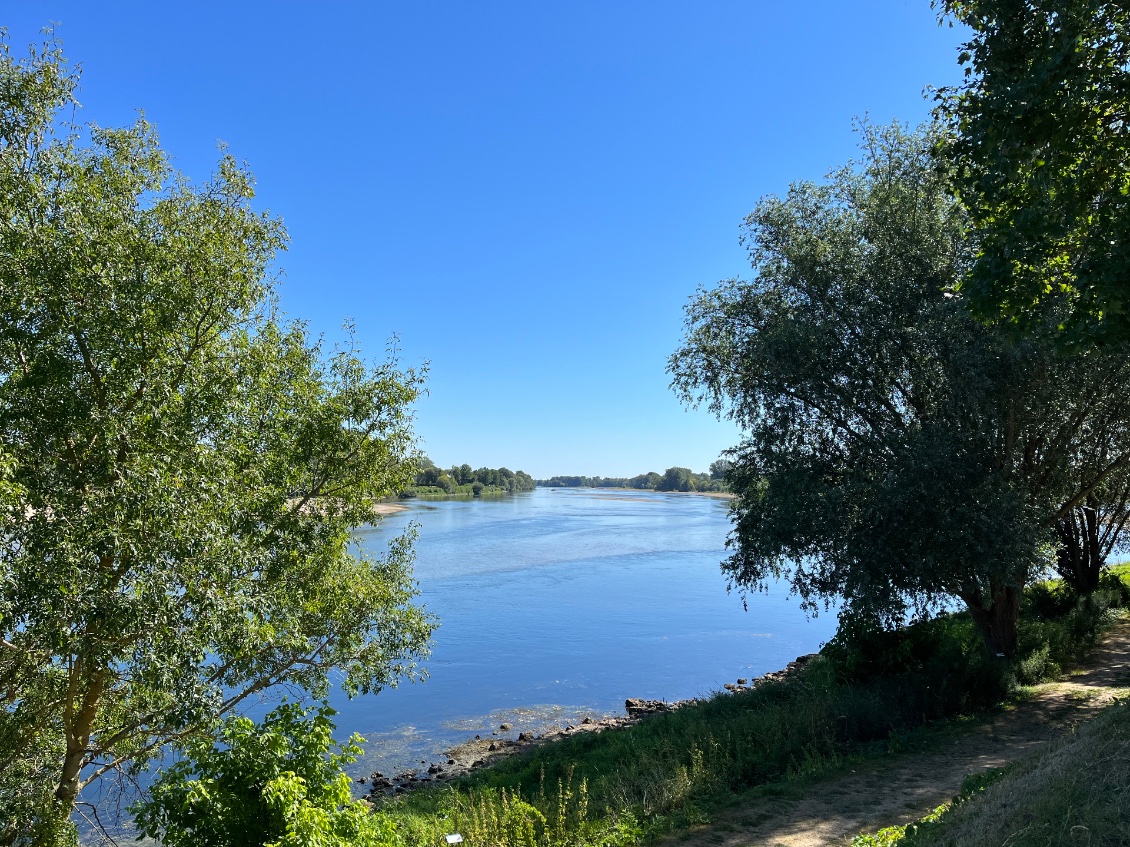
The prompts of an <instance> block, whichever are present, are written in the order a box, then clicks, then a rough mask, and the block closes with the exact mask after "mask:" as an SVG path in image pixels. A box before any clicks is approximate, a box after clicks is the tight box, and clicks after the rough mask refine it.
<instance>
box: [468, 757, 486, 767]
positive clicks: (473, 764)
mask: <svg viewBox="0 0 1130 847" xmlns="http://www.w3.org/2000/svg"><path fill="white" fill-rule="evenodd" d="M486 763H487V760H486V759H475V761H473V762H471V767H473V768H481V767H482V766H483V765H485V764H486Z"/></svg>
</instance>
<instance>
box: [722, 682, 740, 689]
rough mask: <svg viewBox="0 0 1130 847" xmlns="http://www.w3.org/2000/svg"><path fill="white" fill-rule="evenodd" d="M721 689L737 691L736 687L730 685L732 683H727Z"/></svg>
mask: <svg viewBox="0 0 1130 847" xmlns="http://www.w3.org/2000/svg"><path fill="white" fill-rule="evenodd" d="M722 687H723V688H725V689H726V690H727V691H737V690H738V687H737V686H736V685H734V683H732V682H727V683H726V684H725V685H723V686H722Z"/></svg>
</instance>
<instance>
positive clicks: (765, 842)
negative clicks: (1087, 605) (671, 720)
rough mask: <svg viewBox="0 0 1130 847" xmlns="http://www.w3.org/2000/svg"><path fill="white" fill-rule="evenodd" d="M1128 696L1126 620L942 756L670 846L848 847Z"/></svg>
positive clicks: (820, 786)
mask: <svg viewBox="0 0 1130 847" xmlns="http://www.w3.org/2000/svg"><path fill="white" fill-rule="evenodd" d="M1126 693H1130V621H1123V622H1121V623H1120V624H1119V625H1117V626H1116V627H1114V628H1113V629H1112V630H1110V631H1109V632H1107V633H1106V635H1105V637H1104V638H1103V639H1102V641H1101V642H1100V644H1099V646H1098V648H1097V649H1096V650H1095V651H1094V653H1093V654H1092V655H1091V657H1090V658H1089V660H1088V661H1087V663H1086V666H1085V667H1084V668H1082V669H1081V670H1079V671H1076V672H1074V673H1072V674H1069V675H1067V676H1066V677H1064V678H1063V679H1062V680H1061V681H1059V682H1053V683H1048V684H1045V685H1041V686H1039V687H1038V688H1037V689H1036V693H1035V694H1034V695H1033V696H1032V697H1031V698H1029V699H1027V700H1025V701H1023V702H1022V703H1020V704H1018V705H1017V706H1016V707H1015V708H1011V709H1008V710H1005V711H1002V712H1001V713H1000V714H998V715H995V716H994V717H993V718H991V719H989V720H986V721H985V722H983V723H981V724H979V725H977V726H975V727H971V728H970V730H969V731H968V732H965V733H963V734H962V735H961V736H960V737H959V738H957V740H955V741H954V742H952V744H947V745H946V747H945V748H944V749H933V750H930V751H929V752H925V753H902V754H897V755H893V756H891V757H890V758H888V759H883V760H879V761H869V762H866V763H863V764H861V765H859V766H857V770H856V771H852V772H851V773H849V774H845V775H843V776H839V777H834V778H832V779H830V780H826V781H822V782H819V783H816V784H814V785H813V786H812V788H811V789H810V790H809V791H807V792H806V793H805V795H804V796H803V797H760V798H756V799H754V800H753V801H752V802H750V803H746V804H743V805H742V806H741V807H739V808H735V809H733V810H729V811H727V812H725V813H723V814H722V815H720V816H719V817H718V819H717V820H715V822H714V823H712V824H710V825H708V826H703V827H698V828H696V829H694V830H692V831H691V832H690V833H685V834H683V835H680V836H672V837H669V838H667V839H664V840H663V841H662V842H661V844H663V845H664V847H747V845H748V847H755V845H756V847H830V845H838V846H839V847H842V845H845V844H847V843H849V842H850V841H851V839H852V837H853V836H854V835H856V834H857V833H859V832H862V831H872V830H875V829H878V828H880V827H884V826H891V825H893V824H902V823H908V822H910V821H912V820H917V819H918V818H921V817H922V816H923V815H925V814H926V813H927V812H929V811H931V810H932V809H934V808H936V807H937V806H939V805H941V804H942V803H945V802H946V801H948V800H950V799H951V798H952V797H953V795H954V794H956V793H957V791H958V789H959V788H960V787H961V782H962V780H963V779H964V778H965V776H966V775H967V774H971V773H978V772H980V771H983V770H986V769H988V768H996V767H1001V766H1002V765H1005V764H1008V763H1009V762H1014V761H1016V760H1018V759H1021V758H1024V757H1025V756H1028V755H1031V754H1032V753H1034V752H1035V751H1037V750H1039V749H1040V748H1041V747H1043V746H1044V745H1046V744H1047V743H1048V742H1049V741H1051V740H1053V739H1055V738H1057V737H1059V736H1060V735H1061V734H1063V733H1064V732H1066V731H1068V730H1069V728H1070V727H1071V726H1073V725H1074V724H1076V723H1078V722H1079V721H1081V720H1085V719H1086V718H1088V717H1091V716H1092V715H1094V714H1095V713H1096V712H1097V711H1098V710H1099V709H1101V708H1102V707H1103V706H1104V705H1107V704H1109V703H1110V702H1111V701H1112V700H1113V699H1114V698H1115V697H1116V696H1118V695H1120V694H1126Z"/></svg>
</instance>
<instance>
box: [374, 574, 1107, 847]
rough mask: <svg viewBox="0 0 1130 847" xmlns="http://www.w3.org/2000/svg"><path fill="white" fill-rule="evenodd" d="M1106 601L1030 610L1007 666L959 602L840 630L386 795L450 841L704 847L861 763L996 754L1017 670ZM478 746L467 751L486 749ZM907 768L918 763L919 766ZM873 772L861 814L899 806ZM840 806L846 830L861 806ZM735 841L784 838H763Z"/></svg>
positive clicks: (1070, 640) (1089, 619)
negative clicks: (883, 793)
mask: <svg viewBox="0 0 1130 847" xmlns="http://www.w3.org/2000/svg"><path fill="white" fill-rule="evenodd" d="M1123 593H1124V594H1125V592H1123ZM1125 599H1126V598H1125V597H1123V598H1122V601H1124V600H1125ZM1122 601H1120V602H1122ZM1095 608H1096V607H1091V606H1074V607H1072V608H1071V609H1069V610H1066V611H1064V612H1057V613H1055V615H1056V616H1055V617H1052V618H1044V617H1041V616H1040V615H1039V613H1038V612H1036V611H1035V610H1033V609H1029V612H1028V613H1027V615H1026V616H1025V617H1024V618H1023V619H1022V620H1023V621H1024V631H1023V633H1022V641H1023V643H1024V644H1025V645H1026V646H1025V647H1024V650H1023V652H1022V653H1021V654H1020V655H1018V656H1017V657H1016V659H1015V661H1014V662H1013V663H1012V664H1011V665H1010V666H1005V665H1002V664H1000V663H999V662H996V661H994V660H993V659H992V658H991V657H989V656H987V654H986V653H985V651H984V649H983V646H982V644H981V641H980V637H979V635H978V633H977V630H976V628H975V627H974V626H973V624H972V621H971V620H970V619H969V617H968V615H964V614H955V615H948V616H944V617H941V618H937V619H934V620H931V621H928V622H924V623H920V624H916V625H914V626H913V627H910V628H908V629H907V630H904V631H901V632H900V633H898V634H896V635H895V641H897V642H899V643H897V644H892V643H890V639H889V638H887V639H884V640H883V641H882V643H883V644H884V646H883V647H882V655H881V656H875V657H874V658H876V659H877V660H878V662H877V663H875V664H872V665H870V666H868V665H867V664H866V663H865V664H863V665H861V664H860V661H859V660H860V654H859V653H858V652H857V651H858V650H859V649H860V648H861V646H862V645H859V644H856V645H854V646H853V645H850V644H845V643H843V642H835V643H833V644H832V645H829V646H828V647H826V648H825V649H824V650H822V651H821V654H820V655H819V656H817V657H816V658H813V659H810V660H807V661H805V662H803V663H801V666H799V667H797V668H795V669H794V672H793V673H791V674H787V675H785V676H784V677H783V678H780V679H772V680H769V681H766V682H764V683H762V684H758V685H754V686H748V685H747V686H744V687H743V690H734V691H732V693H727V694H722V693H719V694H718V695H716V696H713V697H711V698H708V699H703V700H698V701H693V702H690V703H688V704H686V705H685V706H682V707H680V708H677V709H669V710H665V711H660V712H658V713H656V714H654V715H653V716H651V717H649V718H647V719H644V720H639V721H636V722H633V723H630V724H627V725H624V726H617V727H610V728H608V729H607V730H601V731H599V732H596V731H591V730H589V731H586V730H584V729H581V730H577V729H576V728H575V729H574V730H573V731H570V732H568V733H562V734H561V735H560V736H559V737H555V738H553V739H551V740H550V741H548V742H542V743H540V744H531V745H528V746H527V747H526V748H525V749H520V750H517V751H516V752H514V753H513V754H511V755H505V753H506V750H505V747H506V745H503V744H500V743H499V742H498V741H497V740H495V739H491V738H486V737H485V736H484V737H480V738H479V739H477V741H479V742H486V746H487V751H488V752H495V753H500V752H501V753H502V754H503V755H500V756H499V757H497V758H496V759H494V760H486V761H484V762H483V763H482V764H480V765H479V767H477V768H475V767H472V768H471V769H470V772H469V773H466V775H464V776H459V777H447V778H445V779H442V780H436V782H437V783H442V784H443V789H442V790H437V789H438V785H436V784H435V783H433V784H432V785H431V786H429V785H423V786H421V787H419V788H418V790H411V791H393V792H389V796H378V797H375V798H374V800H375V805H376V807H377V809H378V813H380V814H383V815H387V816H388V817H389V818H390V820H391V821H392V822H394V823H395V825H396V826H397V827H398V829H399V831H400V833H401V837H402V839H403V841H404V843H411V844H433V843H434V844H437V845H441V844H442V837H443V834H444V833H445V832H447V833H450V832H452V831H457V832H460V833H461V834H462V835H463V837H464V839H465V841H466V843H468V844H471V845H478V844H483V845H487V844H499V843H515V844H522V843H525V842H524V841H522V840H520V839H518V840H516V839H515V837H512V835H513V834H510V835H508V834H507V832H508V830H506V827H507V826H511V825H512V826H515V827H518V830H515V831H519V830H520V831H527V832H529V833H531V838H535V836H536V838H535V840H536V841H537V842H538V843H544V844H548V845H564V844H573V845H586V844H592V845H595V844H613V843H614V844H624V845H627V844H637V843H644V842H651V841H653V840H655V839H659V838H662V837H664V836H666V835H668V834H671V833H684V834H689V835H687V837H697V836H695V833H698V832H701V833H703V834H702V839H703V840H702V841H701V843H702V844H703V845H704V847H706V845H708V844H714V843H718V842H720V841H721V840H724V838H725V837H726V833H728V832H734V831H738V830H740V831H742V832H749V831H752V830H753V828H754V827H757V826H762V825H765V826H768V825H769V821H770V818H768V817H766V815H768V814H773V815H775V814H776V812H774V811H773V810H774V809H775V808H776V806H777V803H778V801H780V802H784V801H785V800H789V799H790V798H791V801H790V802H794V803H795V806H793V807H792V808H793V809H794V810H795V811H796V815H798V816H799V815H800V814H802V812H803V810H804V809H805V808H812V807H815V806H817V805H818V803H817V797H819V796H822V794H823V793H824V788H823V786H824V785H825V784H826V783H828V781H829V780H833V781H834V780H836V779H848V778H849V777H852V776H859V775H860V774H864V773H865V772H866V773H867V774H869V775H871V776H872V777H874V776H875V774H877V773H880V772H883V769H884V768H885V767H886V766H887V764H888V763H889V762H894V761H901V760H899V759H897V757H898V756H900V755H902V754H904V753H913V754H921V753H924V752H928V751H930V750H934V751H942V752H947V751H948V752H952V750H951V749H950V748H958V749H959V750H965V751H966V752H968V753H969V755H971V756H973V757H974V758H975V759H978V760H980V759H984V760H985V761H989V760H990V759H991V754H992V752H993V749H995V748H996V747H997V746H999V745H1001V744H1002V743H1003V742H1002V738H1003V737H1004V736H1005V735H1006V734H1007V733H1006V731H1005V725H1004V724H1002V723H1000V716H1006V717H1007V716H1008V715H1011V714H1013V713H1014V712H1015V711H1016V710H1017V709H1020V708H1021V707H1022V705H1023V703H1025V702H1027V701H1026V699H1025V698H1024V697H1021V698H1020V699H1015V695H1009V694H1008V692H1009V691H1014V690H1015V689H1014V688H1013V686H1014V685H1015V676H1014V675H1019V676H1020V678H1021V680H1022V681H1025V682H1027V683H1029V684H1031V683H1032V682H1033V681H1035V680H1036V679H1038V678H1039V677H1040V676H1041V675H1044V674H1057V673H1058V672H1059V671H1058V666H1059V665H1066V664H1069V663H1070V662H1072V661H1074V660H1075V659H1076V658H1078V656H1079V655H1082V653H1080V652H1078V651H1083V652H1085V651H1086V645H1087V636H1086V635H1085V633H1087V632H1093V631H1094V627H1095V626H1098V625H1099V621H1100V620H1101V619H1102V616H1101V614H1099V613H1098V612H1096V611H1094V609H1095ZM1100 611H1101V610H1100ZM1097 614H1098V617H1096V615H1097ZM1104 661H1105V660H1104ZM1057 663H1059V664H1058V665H1057ZM868 667H871V668H872V670H867V668H868ZM880 668H881V672H880V670H879V669H880ZM1010 680H1013V681H1012V682H1010ZM734 687H735V689H736V688H737V685H736V684H735V685H734ZM1020 691H1021V693H1025V692H1026V691H1028V689H1020ZM1009 697H1012V698H1013V699H1011V700H1010V699H1009ZM1033 702H1034V703H1036V705H1035V706H1033V708H1034V709H1035V710H1036V712H1037V714H1039V715H1044V716H1046V720H1047V722H1048V723H1049V724H1050V725H1060V724H1061V723H1063V720H1064V718H1063V714H1064V713H1057V712H1056V710H1055V709H1053V708H1050V707H1049V706H1048V704H1047V702H1045V701H1040V700H1036V701H1033ZM1058 702H1059V704H1060V705H1061V706H1062V707H1063V708H1070V709H1082V708H1083V707H1084V706H1085V705H1086V704H1087V703H1091V705H1092V706H1094V705H1095V702H1097V701H1094V698H1092V697H1091V696H1090V695H1089V694H1086V693H1085V692H1081V691H1079V690H1073V691H1065V692H1064V693H1063V694H1062V696H1061V697H1060V699H1059V701H1058ZM1002 703H1003V704H1004V706H1003V708H1002V706H1001V704H1002ZM594 723H595V721H594ZM974 727H988V728H987V729H984V730H983V731H982V732H981V734H980V735H976V734H974V735H972V736H970V738H969V740H968V741H967V742H965V743H966V744H967V745H968V746H967V747H962V746H961V745H959V744H956V743H955V742H957V741H959V740H960V739H961V738H964V737H965V736H966V735H968V734H969V733H970V732H972V729H971V728H974ZM595 728H596V727H593V729H595ZM1016 731H1017V732H1018V731H1019V730H1016ZM1018 738H1019V736H1018ZM1025 739H1027V740H1025ZM1032 743H1035V742H1034V741H1033V740H1032V736H1030V735H1028V736H1024V738H1023V739H1020V740H1018V741H1017V749H1018V750H1021V749H1024V748H1025V745H1026V744H1029V745H1030V744H1032ZM490 744H494V745H495V750H494V751H490V750H489V745H490ZM481 749H482V748H481V747H479V748H472V749H470V750H469V751H468V754H469V755H471V756H476V755H478V754H479V751H480V750H481ZM1002 749H1003V748H1002ZM451 758H453V759H455V757H451ZM455 761H456V762H458V760H457V759H456V760H455ZM471 764H472V765H474V764H475V762H474V761H472V762H471ZM908 767H909V768H911V769H912V771H913V769H914V767H915V766H914V765H913V764H911V765H908ZM955 768H957V766H956V765H955ZM957 769H960V768H957ZM851 771H857V773H856V774H851V773H850V772H851ZM941 773H942V771H941V770H940V768H939V770H938V774H939V778H938V780H936V781H935V780H934V779H933V776H932V774H933V770H932V766H930V765H925V766H922V767H921V768H919V769H918V771H917V772H916V773H914V772H900V773H898V774H896V775H895V776H894V777H892V778H891V779H892V782H891V787H890V791H891V792H892V794H893V795H894V796H895V797H896V798H897V802H896V801H895V800H892V801H891V802H893V803H896V805H897V806H898V807H899V808H900V809H901V808H902V806H903V805H906V804H907V803H908V802H909V801H910V800H911V799H913V796H912V795H915V792H918V791H922V796H923V797H926V798H927V802H928V801H929V798H932V797H933V796H934V795H933V794H930V793H929V792H925V790H924V787H929V788H930V790H931V791H935V792H936V791H940V792H942V793H943V794H945V793H947V792H948V794H952V793H953V791H954V790H955V788H954V787H953V786H951V785H949V784H948V783H946V781H945V779H942V778H941ZM947 773H948V772H947ZM430 776H431V777H433V778H434V777H435V775H434V774H432V775H430ZM911 776H913V777H914V778H913V779H912V778H911ZM947 778H948V777H947ZM958 781H959V783H960V776H959V778H958ZM836 784H837V785H840V784H839V783H836ZM846 784H847V783H844V785H846ZM876 784H878V783H873V782H872V783H866V782H864V783H860V785H862V786H863V787H862V788H860V790H859V791H858V792H857V794H856V797H857V799H860V800H861V801H862V802H864V804H865V805H864V806H862V807H861V809H862V812H860V814H862V813H866V812H867V811H868V810H869V809H871V807H872V806H874V807H875V808H876V809H880V811H881V812H882V814H884V815H886V814H888V813H889V812H890V811H891V809H892V808H893V807H891V806H888V805H883V806H879V805H878V804H876V803H874V802H872V801H873V800H874V796H875V795H874V792H875V791H876V790H878V789H876V788H875V785H876ZM903 784H905V785H904V786H903ZM900 786H902V787H905V788H906V791H905V792H903V791H901V788H900ZM845 796H846V795H845ZM833 800H834V798H833ZM833 800H829V801H828V802H833ZM821 802H823V801H821ZM867 803H870V805H866V804H867ZM906 808H907V810H908V811H907V812H906V814H907V816H908V817H910V816H914V815H915V814H916V813H919V814H920V808H921V807H920V806H906ZM750 809H752V811H750ZM841 811H842V815H843V819H844V820H845V821H848V823H847V824H845V826H847V827H848V829H850V828H851V827H852V826H857V825H858V824H859V823H860V821H861V820H864V818H859V817H856V818H851V817H850V815H849V814H848V812H847V811H846V810H841ZM782 814H783V813H782ZM821 814H823V812H821ZM905 819H907V818H905V817H904V818H901V819H900V818H895V819H894V820H891V819H889V818H884V819H881V820H880V821H879V822H880V823H894V822H898V821H899V820H905ZM780 820H781V821H784V823H783V824H782V826H791V825H794V824H796V823H797V821H796V820H794V819H792V818H787V816H786V817H782V818H780ZM867 820H873V818H867ZM504 821H509V823H506V824H504V823H502V822H504ZM789 821H791V823H790V822H789ZM703 827H708V828H707V829H702V828H703ZM856 831H858V830H856ZM844 833H845V830H837V832H836V834H835V835H834V836H832V841H829V842H812V843H813V844H816V843H842V841H843V838H844V837H845V836H844ZM846 834H847V835H850V834H851V832H847V833H846ZM836 839H839V842H836ZM732 843H734V844H735V845H736V844H739V843H742V844H748V843H774V841H773V840H772V839H770V840H766V841H762V840H761V839H760V837H758V838H756V839H754V840H750V839H749V838H745V839H744V840H743V839H742V838H738V839H737V840H735V841H734V842H732ZM807 843H808V842H804V841H797V842H795V844H797V845H801V844H807Z"/></svg>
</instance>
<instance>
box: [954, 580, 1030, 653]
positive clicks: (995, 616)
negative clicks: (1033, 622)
mask: <svg viewBox="0 0 1130 847" xmlns="http://www.w3.org/2000/svg"><path fill="white" fill-rule="evenodd" d="M1020 595H1021V589H1020V588H1018V587H1015V586H1011V585H1005V586H1000V585H994V586H993V594H992V600H991V602H990V603H989V605H988V606H985V605H984V603H983V601H982V597H981V596H980V595H979V594H978V595H977V596H973V597H962V598H961V599H963V600H964V601H965V604H966V605H967V606H968V607H969V613H970V614H971V615H972V616H973V622H974V623H976V624H977V628H978V629H979V630H981V637H982V638H984V639H985V646H986V647H987V648H988V649H989V652H990V653H991V654H992V655H994V656H1000V657H1005V658H1012V655H1013V654H1014V653H1015V652H1016V627H1017V622H1018V621H1019V620H1020Z"/></svg>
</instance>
